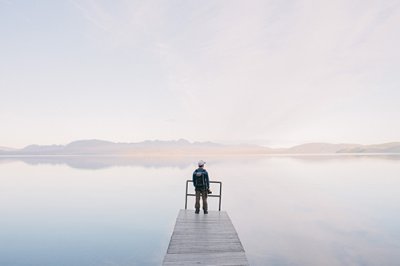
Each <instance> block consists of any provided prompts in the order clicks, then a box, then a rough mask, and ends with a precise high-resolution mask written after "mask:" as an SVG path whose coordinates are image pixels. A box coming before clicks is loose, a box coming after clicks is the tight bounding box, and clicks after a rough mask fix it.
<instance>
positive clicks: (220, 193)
mask: <svg viewBox="0 0 400 266" xmlns="http://www.w3.org/2000/svg"><path fill="white" fill-rule="evenodd" d="M221 200H222V182H220V183H219V209H218V210H219V211H221Z"/></svg>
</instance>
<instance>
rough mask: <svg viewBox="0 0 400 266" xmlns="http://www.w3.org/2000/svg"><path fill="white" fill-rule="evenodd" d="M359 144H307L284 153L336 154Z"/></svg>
mask: <svg viewBox="0 0 400 266" xmlns="http://www.w3.org/2000/svg"><path fill="white" fill-rule="evenodd" d="M359 146H362V145H359V144H343V143H342V144H331V143H306V144H302V145H297V146H294V147H291V148H289V149H286V151H285V152H284V153H336V152H338V151H340V150H345V149H353V148H357V147H359Z"/></svg>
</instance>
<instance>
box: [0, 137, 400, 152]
mask: <svg viewBox="0 0 400 266" xmlns="http://www.w3.org/2000/svg"><path fill="white" fill-rule="evenodd" d="M7 149H8V150H4V149H3V150H2V149H1V148H0V155H124V156H125V155H136V156H140V155H143V156H147V155H151V156H158V155H162V156H164V155H185V156H187V155H198V154H210V155H211V154H216V155H234V154H238V155H239V154H243V155H245V154H252V155H256V154H259V155H262V154H332V153H400V142H391V143H384V144H375V145H360V144H346V143H341V144H331V143H306V144H302V145H297V146H294V147H291V148H280V149H272V148H268V147H262V146H257V145H248V144H241V145H222V144H218V143H213V142H189V141H187V140H185V139H180V140H173V141H161V140H147V141H143V142H136V143H124V142H111V141H105V140H96V139H92V140H77V141H74V142H71V143H69V144H67V145H36V144H35V145H29V146H26V147H25V148H23V149H19V150H18V149H10V148H7Z"/></svg>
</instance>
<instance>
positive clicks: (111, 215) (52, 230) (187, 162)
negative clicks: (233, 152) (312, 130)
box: [0, 155, 400, 265]
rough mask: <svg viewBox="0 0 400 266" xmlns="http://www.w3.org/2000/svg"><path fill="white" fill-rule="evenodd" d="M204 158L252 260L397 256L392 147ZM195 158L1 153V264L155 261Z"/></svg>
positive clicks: (390, 259) (399, 182)
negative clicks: (370, 151)
mask: <svg viewBox="0 0 400 266" xmlns="http://www.w3.org/2000/svg"><path fill="white" fill-rule="evenodd" d="M201 159H204V160H206V161H207V162H208V163H207V165H206V166H207V169H208V171H209V173H210V177H211V179H213V180H219V181H222V182H223V201H222V208H223V209H224V210H226V211H228V213H229V215H230V217H231V220H232V222H233V224H234V225H235V227H236V229H237V231H238V234H239V237H240V238H241V240H242V243H243V245H244V248H245V250H246V254H247V257H248V259H249V261H250V263H251V265H398V262H399V261H400V226H399V224H400V214H399V213H400V193H398V191H399V187H400V179H399V175H398V173H400V156H395V155H392V156H347V155H342V156H264V157H254V156H245V157H237V156H235V157H224V158H219V157H208V158H201ZM196 161H197V158H180V157H168V158H166V157H163V158H139V157H107V156H103V157H78V156H69V157H60V156H54V157H14V158H5V157H1V158H0V213H1V218H0V265H160V264H161V262H162V259H163V256H164V254H165V252H166V248H167V246H168V242H169V238H170V235H171V233H172V230H173V226H174V223H175V219H176V215H177V213H178V210H179V209H180V208H183V206H184V190H185V180H186V179H188V178H190V176H191V173H192V171H193V169H194V167H195V166H196V165H195V162H196ZM213 190H214V191H217V188H216V187H215V188H213ZM192 205H193V199H190V201H189V206H190V207H192ZM210 205H211V206H210V208H212V209H217V205H218V201H217V199H215V198H212V199H210Z"/></svg>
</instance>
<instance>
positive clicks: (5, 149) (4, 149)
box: [0, 146, 16, 151]
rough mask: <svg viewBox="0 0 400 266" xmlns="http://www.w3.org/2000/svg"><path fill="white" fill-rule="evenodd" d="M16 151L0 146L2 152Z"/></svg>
mask: <svg viewBox="0 0 400 266" xmlns="http://www.w3.org/2000/svg"><path fill="white" fill-rule="evenodd" d="M15 150H16V149H14V148H9V147H3V146H0V151H15Z"/></svg>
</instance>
